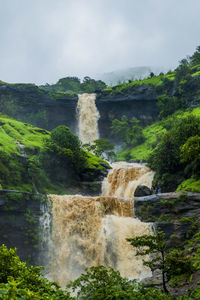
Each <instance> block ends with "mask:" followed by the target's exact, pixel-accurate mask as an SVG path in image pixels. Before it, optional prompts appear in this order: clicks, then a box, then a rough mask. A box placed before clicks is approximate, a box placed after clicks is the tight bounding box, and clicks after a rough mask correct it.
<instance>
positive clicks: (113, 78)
mask: <svg viewBox="0 0 200 300" xmlns="http://www.w3.org/2000/svg"><path fill="white" fill-rule="evenodd" d="M167 71H168V69H167V68H166V67H151V66H141V67H132V68H127V69H121V70H115V71H112V72H107V73H103V74H95V75H93V76H92V78H95V79H96V80H103V81H104V82H105V83H106V84H107V85H115V84H118V83H120V82H126V81H128V80H132V81H133V80H138V79H143V78H146V77H148V76H149V74H150V73H151V72H153V73H154V74H155V75H158V74H159V73H160V72H163V73H165V72H167Z"/></svg>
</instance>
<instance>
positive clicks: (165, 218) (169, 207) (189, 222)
mask: <svg viewBox="0 0 200 300" xmlns="http://www.w3.org/2000/svg"><path fill="white" fill-rule="evenodd" d="M134 207H135V216H136V217H137V218H139V219H140V220H142V221H144V222H154V224H155V229H161V230H162V231H164V232H165V235H166V238H167V241H168V244H169V245H173V246H174V245H176V244H178V243H180V242H183V241H184V240H185V239H186V238H187V237H188V234H189V231H190V230H191V226H193V225H194V223H193V222H194V221H195V220H198V219H199V220H200V194H199V193H191V192H188V193H187V194H183V195H182V194H181V193H180V192H177V193H165V194H157V195H151V196H146V197H140V198H137V197H136V198H135V203H134Z"/></svg>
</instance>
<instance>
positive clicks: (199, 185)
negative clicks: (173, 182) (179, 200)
mask: <svg viewBox="0 0 200 300" xmlns="http://www.w3.org/2000/svg"><path fill="white" fill-rule="evenodd" d="M177 191H190V192H197V193H200V180H196V179H195V178H189V179H187V180H185V181H183V182H182V183H181V184H180V185H179V186H178V188H177Z"/></svg>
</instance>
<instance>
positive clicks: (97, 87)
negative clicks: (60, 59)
mask: <svg viewBox="0 0 200 300" xmlns="http://www.w3.org/2000/svg"><path fill="white" fill-rule="evenodd" d="M40 88H41V89H44V90H47V91H51V92H54V93H68V94H73V93H74V94H82V93H96V92H99V91H102V90H103V89H105V88H106V84H105V83H104V82H103V81H102V80H95V79H92V78H90V77H89V76H85V77H84V79H83V81H82V82H81V80H80V79H79V78H78V77H65V78H61V79H59V80H58V82H57V83H56V84H52V85H50V84H46V85H43V86H40Z"/></svg>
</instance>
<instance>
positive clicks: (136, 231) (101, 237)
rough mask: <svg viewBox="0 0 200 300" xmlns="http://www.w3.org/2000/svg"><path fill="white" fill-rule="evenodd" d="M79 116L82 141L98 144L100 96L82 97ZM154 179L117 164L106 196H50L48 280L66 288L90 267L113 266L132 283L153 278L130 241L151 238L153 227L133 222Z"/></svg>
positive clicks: (147, 173) (136, 166) (132, 166)
mask: <svg viewBox="0 0 200 300" xmlns="http://www.w3.org/2000/svg"><path fill="white" fill-rule="evenodd" d="M78 112H79V137H80V139H81V141H82V142H83V143H88V142H92V141H94V140H95V139H96V138H98V128H97V121H98V118H99V115H98V112H97V110H96V108H95V94H92V95H87V94H84V95H79V103H78ZM88 114H89V115H88ZM93 126H94V127H93ZM153 175H154V174H153V172H152V171H151V170H150V169H149V168H146V167H145V166H142V165H139V164H130V163H125V162H123V163H122V162H120V163H114V164H112V170H111V171H110V172H109V174H108V176H107V178H106V179H105V180H104V182H103V185H102V196H99V197H89V196H87V197H83V196H81V195H70V196H57V195H49V198H50V199H51V201H52V236H51V243H50V245H51V246H50V250H49V252H50V253H51V255H50V257H51V259H50V271H49V274H48V277H49V278H50V279H51V280H53V281H56V282H58V283H59V284H60V285H61V286H65V284H66V283H67V282H68V281H69V280H73V279H75V278H77V277H78V276H80V274H81V273H82V272H84V270H85V268H86V267H91V266H97V265H104V266H107V267H112V268H114V269H115V270H119V271H120V273H121V275H122V276H125V277H128V278H131V279H133V278H135V279H143V278H145V277H149V276H151V271H150V269H149V268H147V267H145V266H144V265H143V261H142V259H143V258H141V257H138V256H137V257H136V251H135V249H134V248H133V247H132V246H131V245H130V244H129V243H128V242H127V241H126V239H127V238H131V237H135V236H140V235H144V234H151V233H152V230H153V228H152V225H151V224H149V223H143V222H141V221H139V220H138V219H136V218H134V200H133V195H134V191H135V188H136V187H137V186H138V185H139V184H145V185H147V186H148V187H151V182H152V179H153Z"/></svg>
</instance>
